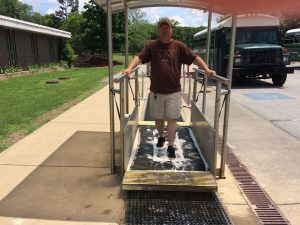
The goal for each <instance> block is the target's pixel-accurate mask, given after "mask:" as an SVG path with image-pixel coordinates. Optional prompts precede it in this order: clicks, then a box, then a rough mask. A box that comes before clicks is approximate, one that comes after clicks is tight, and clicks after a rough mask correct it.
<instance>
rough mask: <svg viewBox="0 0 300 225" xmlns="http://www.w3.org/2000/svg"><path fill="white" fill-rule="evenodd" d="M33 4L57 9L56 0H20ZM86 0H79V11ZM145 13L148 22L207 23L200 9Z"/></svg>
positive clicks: (161, 9)
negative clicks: (165, 20)
mask: <svg viewBox="0 0 300 225" xmlns="http://www.w3.org/2000/svg"><path fill="white" fill-rule="evenodd" d="M20 1H21V2H23V3H27V4H30V5H32V6H33V10H34V11H36V12H39V13H41V14H42V15H45V14H49V13H53V12H55V11H56V10H58V9H59V4H58V3H57V0H20ZM85 2H88V0H79V11H81V10H82V9H83V5H84V3H85ZM143 11H144V12H145V13H146V16H145V19H146V20H147V21H149V22H150V23H155V22H157V21H158V19H159V18H161V17H169V18H170V19H174V20H176V21H178V22H179V26H190V27H198V26H202V25H205V26H206V25H207V13H203V11H202V10H197V9H188V8H179V7H151V8H143ZM217 17H218V15H217V14H213V18H212V23H213V24H216V18H217Z"/></svg>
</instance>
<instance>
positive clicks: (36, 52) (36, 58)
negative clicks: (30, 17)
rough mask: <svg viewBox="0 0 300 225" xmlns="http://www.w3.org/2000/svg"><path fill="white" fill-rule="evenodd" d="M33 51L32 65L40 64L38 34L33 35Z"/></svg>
mask: <svg viewBox="0 0 300 225" xmlns="http://www.w3.org/2000/svg"><path fill="white" fill-rule="evenodd" d="M31 51H32V63H33V64H39V49H38V42H37V34H34V33H33V34H31Z"/></svg>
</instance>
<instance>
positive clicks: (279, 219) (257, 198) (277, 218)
mask: <svg viewBox="0 0 300 225" xmlns="http://www.w3.org/2000/svg"><path fill="white" fill-rule="evenodd" d="M227 163H228V167H229V169H230V171H231V173H232V174H233V176H234V177H235V179H236V181H237V182H238V184H239V186H240V187H241V189H242V190H243V192H244V194H245V195H246V197H247V198H248V200H249V202H250V204H251V205H252V206H253V209H254V211H255V213H256V215H257V217H258V218H259V219H260V221H261V224H262V225H279V224H280V225H289V224H290V223H289V222H288V220H287V219H286V218H285V217H284V216H283V214H282V213H281V212H280V210H279V209H278V208H277V206H276V204H275V203H274V202H273V201H272V199H271V198H270V197H269V196H268V195H267V194H266V193H265V192H264V190H263V189H262V188H261V187H260V186H259V185H258V184H257V182H256V180H255V179H254V178H253V177H252V175H251V174H250V173H249V171H248V169H247V168H246V167H245V166H244V165H243V164H241V163H240V161H239V160H238V158H237V157H236V156H235V155H234V154H233V152H232V151H229V154H228V160H227Z"/></svg>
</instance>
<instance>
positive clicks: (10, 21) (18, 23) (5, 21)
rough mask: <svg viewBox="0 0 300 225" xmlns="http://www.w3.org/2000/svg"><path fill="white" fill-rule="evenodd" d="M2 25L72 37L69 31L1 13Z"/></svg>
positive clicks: (0, 24) (0, 20) (0, 25)
mask: <svg viewBox="0 0 300 225" xmlns="http://www.w3.org/2000/svg"><path fill="white" fill-rule="evenodd" d="M0 27H7V28H13V29H17V30H24V31H29V32H34V33H40V34H46V35H51V36H57V37H63V38H71V37H72V34H71V33H70V32H67V31H63V30H58V29H54V28H51V27H46V26H42V25H39V24H35V23H30V22H27V21H24V20H18V19H14V18H11V17H7V16H1V15H0Z"/></svg>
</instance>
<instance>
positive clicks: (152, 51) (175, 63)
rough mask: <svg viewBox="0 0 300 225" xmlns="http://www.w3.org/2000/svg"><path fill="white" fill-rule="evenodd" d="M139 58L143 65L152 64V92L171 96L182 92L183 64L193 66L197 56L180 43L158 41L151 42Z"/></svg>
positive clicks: (175, 41)
mask: <svg viewBox="0 0 300 225" xmlns="http://www.w3.org/2000/svg"><path fill="white" fill-rule="evenodd" d="M138 57H139V58H140V60H141V62H142V63H147V62H149V61H150V62H151V85H150V90H151V91H153V92H154V93H162V94H169V93H173V92H178V91H180V90H181V86H180V76H181V64H187V65H191V64H192V63H193V62H194V60H195V58H196V57H197V55H196V54H195V53H194V52H193V51H192V50H190V49H189V48H188V47H187V46H186V45H185V44H184V43H182V42H180V41H177V40H174V39H172V41H171V42H170V43H168V44H164V43H161V42H160V40H159V39H158V40H155V41H150V42H149V43H148V44H147V45H146V46H145V47H144V49H143V50H142V51H141V52H140V53H139V54H138Z"/></svg>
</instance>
